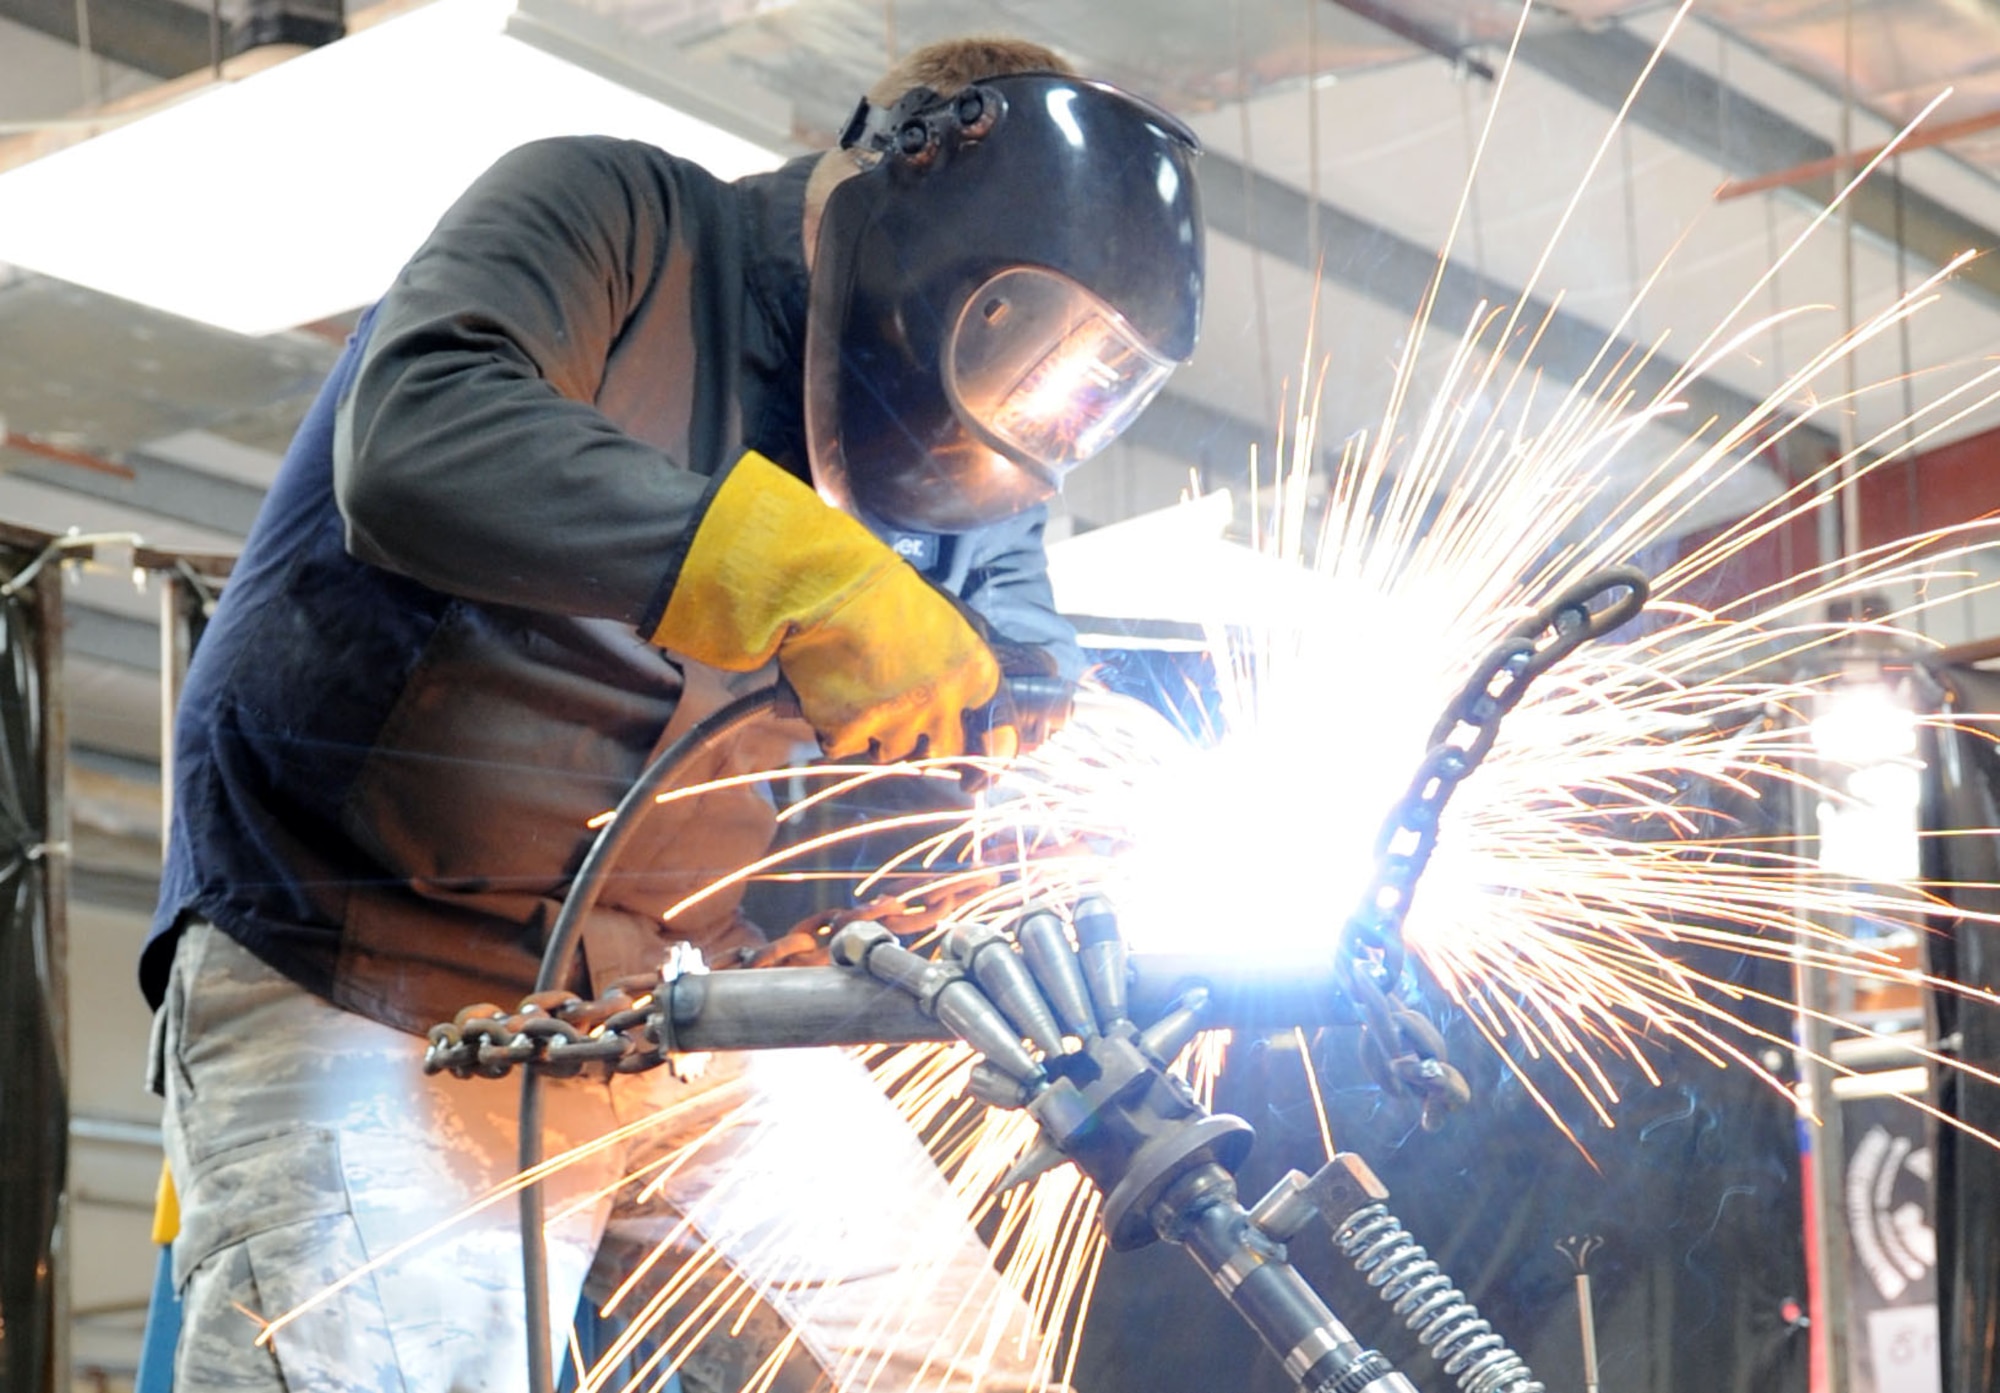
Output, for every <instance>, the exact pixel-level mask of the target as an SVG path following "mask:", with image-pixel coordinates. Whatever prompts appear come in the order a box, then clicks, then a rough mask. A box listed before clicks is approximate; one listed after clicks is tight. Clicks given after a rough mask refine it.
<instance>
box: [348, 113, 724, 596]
mask: <svg viewBox="0 0 2000 1393" xmlns="http://www.w3.org/2000/svg"><path fill="white" fill-rule="evenodd" d="M670 197H671V195H670V192H669V188H668V186H667V184H666V181H664V180H663V179H662V178H660V177H658V176H657V175H654V176H652V177H649V176H648V174H647V172H646V169H645V167H644V165H643V163H642V162H641V160H640V159H639V157H638V155H637V154H636V148H635V147H630V146H628V145H626V144H624V143H622V142H613V141H606V140H589V141H585V140H551V141H541V142H537V143H535V144H532V145H528V146H524V147H522V148H521V149H518V150H516V151H514V152H512V153H511V154H509V155H507V156H505V157H503V158H502V159H501V160H500V161H499V162H498V163H497V164H496V165H495V166H494V167H493V168H492V169H491V170H489V171H488V172H487V173H486V174H485V175H483V176H482V177H481V178H480V179H479V181H478V182H477V183H476V184H474V185H473V187H472V188H471V189H470V190H468V191H467V193H466V194H465V195H464V196H463V197H462V198H461V199H460V200H459V201H458V203H457V204H456V205H454V207H453V208H452V209H451V211H450V212H448V213H447V214H446V215H445V217H444V219H443V221H442V222H441V223H440V224H439V225H438V227H437V230H436V231H435V232H434V233H433V234H432V236H431V237H430V239H429V241H427V242H426V243H425V244H424V246H423V248H422V249H421V250H420V251H418V253H417V254H416V256H415V257H414V258H413V259H412V260H411V262H410V263H409V265H408V266H407V267H406V268H405V269H404V271H403V272H402V274H401V275H400V276H399V277H398V278H397V281H396V283H395V285H394V286H393V287H392V288H391V289H390V290H389V292H388V294H387V295H386V296H385V297H384V299H383V300H382V301H381V303H380V304H379V305H378V306H377V308H376V310H375V313H374V319H373V325H372V329H371V331H370V332H369V335H368V341H367V344H366V347H365V350H364V354H363V358H362V361H361V365H360V369H359V373H358V375H357V377H356V379H355V383H354V386H353V389H352V390H351V391H350V392H349V394H348V396H347V398H346V400H345V401H344V402H343V403H342V404H341V408H340V413H339V417H338V422H337V426H336V433H335V441H334V480H335V492H336V497H337V499H338V502H339V506H340V508H341V511H342V513H343V515H344V516H345V519H346V524H347V529H348V547H349V550H350V551H352V552H353V553H354V554H355V555H356V556H358V557H360V558H361V559H363V560H365V561H369V562H371V563H373V564H376V565H379V566H382V567H384V568H386V569H388V570H392V571H396V572H399V573H401V574H404V575H407V576H410V577H413V578H414V579H416V580H419V581H421V582H423V583H424V584H426V585H428V586H431V587H432V588H434V589H438V590H442V591H446V592H448V593H452V594H457V595H463V596H466V597H469V598H472V599H475V600H480V601H485V602H489V603H497V604H504V605H514V606H522V607H527V608H532V609H540V610H549V611H555V612H560V613H566V614H574V615H586V616H596V617H603V618H616V619H622V620H625V621H627V622H630V623H634V624H637V623H640V622H642V621H643V619H644V618H645V617H646V611H647V609H648V606H649V603H650V602H651V601H653V600H654V598H655V596H656V594H657V592H658V591H659V590H660V588H661V585H662V582H663V579H664V577H665V576H666V575H667V573H668V571H669V569H670V567H671V558H673V557H676V556H678V555H680V554H681V552H682V551H683V550H684V548H685V544H686V537H687V535H688V534H689V533H690V532H691V530H692V528H693V526H694V525H695V523H696V522H697V521H698V520H699V517H700V514H701V511H702V501H703V498H704V494H705V490H706V488H707V486H708V484H709V483H710V480H708V479H706V478H703V477H701V476H699V475H697V474H693V473H690V472H688V470H687V469H686V468H684V467H683V465H684V463H685V462H683V461H677V460H673V459H670V458H668V457H667V455H666V454H665V453H663V452H662V451H660V450H658V449H655V448H653V447H652V446H650V445H647V444H645V443H643V442H641V441H639V440H637V439H635V438H633V437H632V436H630V435H628V434H626V433H625V432H624V431H622V430H620V429H619V428H618V427H617V426H615V425H613V424H612V422H611V421H610V420H609V419H608V418H607V417H606V416H605V415H604V414H603V413H601V412H600V411H599V410H597V408H596V407H595V406H593V405H592V402H593V400H594V399H595V396H596V393H597V389H598V387H599V384H600V381H601V378H602V375H603V372H604V365H605V363H606V361H607V358H608V356H609V355H610V353H611V352H612V349H613V346H614V343H615V341H616V339H617V336H618V334H619V332H620V329H621V327H622V326H623V325H624V324H625V322H626V320H627V318H628V316H629V315H630V313H631V310H632V307H633V305H634V303H635V302H636V300H637V299H638V298H639V297H641V296H643V295H645V294H647V293H648V291H649V290H650V289H651V287H652V286H653V285H654V283H655V282H656V281H657V280H658V278H659V277H660V275H661V274H662V272H663V270H664V268H665V265H666V261H667V258H668V256H669V253H670V244H671V241H672V238H673V235H674V232H675V223H674V218H675V215H676V212H677V210H676V209H674V208H672V207H669V206H668V204H669V201H670ZM675 368H679V369H682V370H691V369H689V368H688V365H686V364H678V365H667V367H666V369H665V370H674V369H675Z"/></svg>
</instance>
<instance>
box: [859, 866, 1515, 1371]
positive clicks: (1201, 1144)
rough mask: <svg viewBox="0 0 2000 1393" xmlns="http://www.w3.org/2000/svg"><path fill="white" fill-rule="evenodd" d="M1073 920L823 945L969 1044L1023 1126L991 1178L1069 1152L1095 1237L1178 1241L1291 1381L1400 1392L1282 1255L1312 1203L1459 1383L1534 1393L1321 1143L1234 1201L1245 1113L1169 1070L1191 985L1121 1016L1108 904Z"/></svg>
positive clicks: (1375, 1188)
mask: <svg viewBox="0 0 2000 1393" xmlns="http://www.w3.org/2000/svg"><path fill="white" fill-rule="evenodd" d="M1073 922H1074V927H1075V935H1076V938H1075V943H1074V944H1072V943H1071V941H1070V938H1069V931H1068V929H1067V928H1066V927H1065V925H1064V924H1063V922H1062V920H1061V919H1059V918H1058V917H1057V916H1055V915H1054V914H1051V913H1047V912H1036V913H1031V914H1029V915H1027V916H1026V917H1025V918H1023V919H1022V920H1021V921H1020V922H1019V923H1018V924H1017V925H1016V926H1015V929H1014V932H1013V934H1012V935H1011V939H1010V936H1008V935H1006V934H1002V933H1000V932H999V931H997V930H991V929H989V930H984V931H981V932H979V933H976V934H973V933H963V934H955V935H953V936H952V938H951V939H949V940H948V941H947V950H948V954H947V957H946V958H944V959H931V958H925V957H922V956H919V955H918V954H916V953H913V952H911V951H910V950H909V949H907V948H904V947H903V946H902V945H901V944H900V943H898V942H897V941H896V939H895V937H894V935H892V934H890V933H889V932H888V931H887V930H886V929H883V928H881V927H879V926H877V925H873V924H866V923H855V924H850V925H848V926H847V927H845V928H843V929H842V930H841V931H840V932H839V933H838V934H837V935H835V937H834V939H833V942H832V944H831V948H832V952H833V957H834V960H835V961H836V962H838V963H841V964H843V965H844V966H846V967H848V968H850V969H852V970H854V971H856V972H860V973H866V974H867V975H868V976H869V977H872V978H874V979H875V980H877V981H879V982H882V983H884V984H885V985H889V986H893V987H895V988H897V989H898V990H900V991H903V992H905V993H906V994H908V995H909V997H910V998H911V999H912V1000H914V1001H915V1002H916V1003H917V1005H918V1007H919V1009H920V1010H921V1011H923V1012H924V1013H925V1014H927V1015H929V1016H931V1017H932V1018H934V1019H936V1020H938V1021H939V1022H941V1023H948V1024H950V1025H951V1027H952V1029H953V1031H954V1033H956V1034H957V1035H958V1036H959V1037H960V1038H962V1039H964V1040H965V1041H966V1042H967V1043H968V1044H971V1045H972V1046H973V1047H974V1048H975V1049H977V1050H979V1052H980V1053H981V1055H982V1056H983V1059H982V1060H981V1062H980V1063H979V1064H977V1065H975V1066H974V1068H973V1071H972V1076H971V1082H970V1091H971V1092H972V1093H973V1094H974V1095H975V1096H977V1097H978V1098H980V1099H981V1100H982V1101H984V1102H986V1103H988V1104H991V1105H993V1106H996V1107H1010V1108H1022V1109H1024V1110H1026V1111H1027V1112H1028V1113H1029V1115H1030V1116H1032V1117H1033V1118H1034V1119H1035V1121H1036V1122H1037V1123H1038V1124H1039V1125H1040V1129H1041V1136H1040V1138H1039V1140H1038V1141H1037V1142H1036V1143H1035V1145H1034V1146H1033V1147H1032V1148H1031V1149H1030V1150H1029V1151H1028V1152H1027V1154H1026V1155H1024V1156H1023V1157H1022V1158H1021V1160H1020V1161H1019V1162H1017V1163H1016V1164H1015V1166H1014V1167H1013V1169H1012V1170H1010V1171H1009V1172H1008V1174H1007V1176H1006V1177H1005V1178H1003V1180H1002V1181H1001V1186H1002V1188H1006V1187H1008V1186H1011V1185H1015V1184H1020V1183H1023V1182H1025V1181H1027V1180H1029V1179H1031V1178H1033V1177H1034V1176H1036V1175H1038V1174H1040V1173H1041V1172H1043V1171H1045V1170H1049V1169H1051V1168H1053V1167H1055V1166H1058V1165H1061V1164H1064V1163H1066V1162H1067V1163H1072V1164H1074V1165H1075V1166H1076V1167H1077V1168H1078V1169H1079V1170H1081V1171H1082V1172H1083V1173H1084V1174H1085V1175H1087V1176H1088V1177H1089V1178H1090V1179H1091V1181H1092V1182H1093V1183H1094V1184H1095V1185H1096V1186H1097V1187H1098V1188H1099V1189H1100V1190H1101V1191H1102V1192H1103V1194H1104V1196H1105V1201H1104V1209H1103V1224H1104V1228H1105V1231H1106V1233H1107V1235H1108V1236H1109V1238H1110V1240H1111V1244H1112V1246H1113V1247H1114V1248H1138V1247H1143V1246H1145V1245H1146V1244H1149V1243H1151V1242H1153V1241H1155V1240H1156V1239H1165V1240H1166V1241H1168V1242H1170V1243H1173V1244H1175V1245H1176V1246H1178V1247H1180V1248H1181V1249H1182V1250H1184V1251H1185V1252H1186V1253H1187V1254H1188V1255H1189V1256H1190V1257H1191V1258H1193V1259H1194V1261H1195V1263H1196V1264H1197V1265H1198V1266H1200V1267H1201V1269H1202V1270H1203V1271H1204V1272H1205V1273H1207V1274H1208V1277H1209V1279H1210V1281H1212V1282H1213V1283H1214V1284H1215V1286H1216V1289H1217V1290H1218V1291H1220V1292H1221V1293H1222V1295H1223V1297H1224V1298H1225V1299H1226V1300H1227V1301H1228V1302H1229V1304H1230V1305H1231V1306H1232V1307H1234V1308H1235V1309H1236V1311H1237V1313H1238V1314H1239V1315H1241V1316H1242V1317H1243V1319H1244V1320H1245V1321H1246V1322H1247V1323H1248V1324H1249V1325H1250V1327H1251V1329H1253V1330H1255V1331H1256V1332H1257V1335H1258V1337H1259V1338H1260V1339H1262V1340H1263V1342H1264V1344H1265V1345H1266V1347H1267V1348H1269V1349H1270V1351H1271V1352H1272V1354H1273V1355H1275V1356H1276V1357H1277V1358H1278V1359H1279V1360H1281V1361H1282V1362H1283V1364H1284V1367H1285V1371H1286V1372H1287V1373H1288V1374H1290V1375H1291V1377H1292V1378H1293V1380H1294V1381H1295V1382H1296V1383H1297V1384H1298V1386H1299V1387H1300V1388H1301V1389H1304V1390H1307V1393H1415V1390H1414V1388H1413V1386H1412V1385H1411V1384H1410V1382H1409V1381H1408V1380H1407V1379H1406V1378H1404V1376H1403V1375H1402V1374H1400V1373H1398V1372H1396V1371H1395V1370H1394V1369H1392V1368H1391V1367H1390V1365H1389V1363H1388V1361H1387V1360H1385V1359H1384V1358H1383V1357H1382V1356H1381V1355H1380V1354H1378V1353H1376V1352H1375V1351H1373V1350H1368V1349H1364V1348H1363V1347H1362V1346H1361V1344H1360V1343H1359V1341H1357V1340H1356V1339H1355V1338H1354V1336H1353V1335H1352V1334H1351V1333H1350V1332H1349V1331H1348V1329H1347V1327H1346V1326H1344V1325H1343V1324H1341V1322H1340V1320H1339V1319H1338V1318H1337V1317H1336V1316H1335V1315H1334V1313H1333V1312H1332V1310H1330V1309H1329V1308H1328V1307H1327V1305H1326V1303H1325V1302H1324V1301H1322V1300H1321V1299H1320V1297H1319V1296H1318V1294H1317V1293H1316V1292H1314V1291H1313V1289H1312V1287H1311V1286H1310V1285H1309V1284H1308V1283H1307V1282H1306V1281H1305V1279H1304V1278H1303V1277H1301V1276H1300V1275H1299V1273H1298V1271H1297V1270H1296V1269H1295V1268H1294V1267H1293V1266H1292V1265H1291V1263H1290V1261H1289V1259H1288V1256H1287V1253H1286V1249H1285V1244H1286V1243H1287V1242H1288V1241H1289V1240H1290V1239H1292V1238H1293V1237H1294V1236H1295V1235H1296V1234H1298V1233H1299V1232H1300V1231H1301V1230H1302V1229H1304V1228H1305V1226H1306V1225H1307V1224H1308V1223H1309V1222H1310V1221H1311V1219H1312V1218H1313V1217H1314V1216H1315V1215H1317V1216H1318V1217H1320V1218H1322V1219H1323V1220H1324V1221H1325V1222H1326V1223H1327V1225H1328V1226H1329V1227H1330V1228H1331V1229H1332V1230H1333V1232H1334V1235H1335V1241H1336V1242H1337V1243H1338V1244H1339V1246H1340V1247H1341V1249H1342V1250H1343V1251H1344V1252H1346V1253H1347V1254H1348V1255H1349V1256H1350V1257H1351V1258H1352V1259H1353V1260H1354V1262H1355V1264H1356V1266H1357V1267H1359V1268H1360V1269H1361V1271H1362V1272H1363V1274H1364V1275H1365V1276H1367V1278H1368V1280H1369V1281H1370V1282H1371V1283H1372V1284H1373V1285H1374V1286H1375V1288H1376V1290H1377V1291H1378V1292H1379V1293H1380V1294H1381V1296H1382V1298H1383V1300H1385V1301H1387V1302H1388V1303H1389V1304H1390V1305H1391V1306H1392V1307H1393V1308H1394V1309H1395V1311H1396V1312H1397V1314H1398V1315H1400V1316H1402V1317H1404V1318H1405V1320H1406V1321H1407V1322H1408V1323H1409V1325H1410V1327H1411V1329H1413V1330H1414V1331H1416V1333H1417V1335H1418V1338H1419V1339H1420V1340H1421V1341H1422V1342H1423V1343H1424V1345H1425V1346H1426V1347H1427V1348H1428V1349H1430V1350H1431V1351H1432V1353H1433V1354H1434V1356H1435V1357H1436V1358H1437V1360H1438V1362H1439V1363H1440V1364H1441V1365H1442V1367H1443V1368H1444V1369H1445V1371H1446V1372H1447V1373H1448V1374H1450V1375H1452V1376H1453V1377H1454V1378H1455V1379H1456V1380H1457V1381H1458V1384H1459V1386H1460V1388H1461V1389H1462V1390H1463V1393H1542V1385H1541V1384H1539V1383H1537V1382H1536V1381H1535V1380H1534V1378H1533V1376H1532V1375H1531V1374H1530V1373H1529V1372H1528V1368H1527V1365H1526V1364H1525V1363H1524V1362H1523V1361H1522V1360H1521V1358H1520V1357H1519V1356H1518V1355H1516V1354H1515V1353H1514V1352H1513V1351H1512V1350H1511V1349H1509V1348H1508V1347H1507V1344H1506V1342H1505V1341H1504V1340H1502V1339H1501V1338H1500V1337H1499V1336H1497V1335H1495V1334H1494V1333H1493V1331H1492V1328H1491V1327H1490V1326H1489V1325H1488V1324H1487V1323H1486V1322H1485V1321H1484V1320H1482V1319H1481V1318H1480V1316H1479V1313H1478V1312H1477V1311H1476V1310H1474V1309H1473V1307H1472V1305H1471V1303H1469V1302H1468V1301H1466V1299H1465V1297H1464V1294H1463V1293H1462V1292H1460V1291H1459V1290H1458V1288H1457V1287H1456V1286H1454V1285H1453V1284H1452V1283H1451V1281H1450V1280H1449V1279H1448V1278H1446V1277H1445V1276H1444V1275H1443V1273H1442V1272H1440V1271H1439V1269H1438V1267H1437V1264H1436V1263H1434V1262H1432V1261H1431V1260H1430V1258H1429V1257H1428V1256H1427V1255H1426V1254H1425V1253H1424V1250H1423V1249H1421V1248H1419V1247H1417V1246H1416V1244H1415V1243H1414V1241H1412V1240H1411V1238H1410V1235H1409V1233H1408V1232H1407V1231H1406V1230H1405V1229H1404V1228H1403V1227H1402V1225H1401V1224H1399V1223H1397V1222H1396V1220H1395V1219H1394V1218H1393V1217H1391V1216H1390V1215H1389V1213H1388V1211H1387V1209H1385V1208H1384V1207H1383V1205H1382V1201H1383V1200H1384V1199H1386V1198H1387V1195H1388V1191H1387V1190H1386V1189H1384V1188H1383V1187H1382V1186H1381V1184H1380V1182H1379V1181H1377V1180H1376V1179H1375V1177H1374V1175H1373V1173H1372V1172H1370V1171H1369V1170H1368V1168H1367V1166H1366V1165H1365V1164H1364V1163H1363V1162H1362V1161H1361V1159H1360V1158H1359V1157H1356V1156H1345V1155H1344V1156H1340V1157H1337V1158H1335V1160H1334V1161H1333V1162H1332V1163H1330V1164H1329V1165H1328V1166H1327V1167H1326V1168H1325V1169H1324V1170H1322V1171H1321V1172H1320V1173H1319V1174H1318V1175H1316V1176H1314V1177H1312V1178H1310V1179H1308V1178H1307V1177H1305V1176H1303V1175H1300V1174H1299V1173H1298V1172H1296V1171H1294V1172H1291V1173H1290V1174H1288V1175H1287V1176H1286V1177H1285V1178H1284V1179H1283V1180H1281V1181H1279V1183H1278V1185H1277V1186H1276V1187H1275V1188H1273V1189H1272V1191H1271V1192H1270V1193H1269V1194H1267V1195H1265V1196H1264V1197H1263V1198H1262V1199H1261V1200H1259V1201H1258V1202H1257V1203H1256V1204H1255V1205H1254V1206H1252V1207H1251V1208H1249V1209H1246V1208H1244V1206H1243V1204H1242V1203H1241V1201H1240V1200H1239V1198H1238V1196H1237V1191H1236V1181H1235V1178H1234V1177H1235V1172H1236V1170H1237V1168H1238V1167H1239V1166H1241V1165H1242V1163H1243V1161H1244V1159H1245V1157H1246V1156H1247V1155H1248V1154H1249V1151H1250V1146H1251V1142H1252V1140H1253V1134H1252V1132H1251V1129H1250V1126H1249V1124H1248V1123H1246V1122H1244V1121H1243V1120H1242V1119H1241V1118H1236V1117H1231V1116H1228V1115H1226V1114H1215V1113H1211V1112H1209V1111H1208V1110H1207V1109H1206V1108H1204V1107H1203V1106H1202V1105H1201V1104H1200V1102H1199V1101H1198V1100H1197V1099H1196V1098H1195V1096H1194V1094H1193V1092H1192V1091H1191V1090H1190V1089H1189V1088H1188V1086H1187V1085H1186V1084H1185V1083H1184V1082H1183V1081H1182V1080H1181V1079H1179V1078H1178V1077H1176V1076H1175V1075H1174V1074H1173V1073H1172V1072H1171V1066H1172V1063H1173V1061H1174V1060H1175V1059H1176V1058H1177V1057H1178V1056H1179V1055H1180V1054H1181V1052H1182V1050H1184V1049H1185V1048H1186V1047H1187V1045H1188V1044H1189V1042H1190V1041H1192V1040H1193V1038H1194V1036H1195V1035H1196V1033H1197V1032H1199V1031H1200V1030H1201V1029H1203V1028H1204V1026H1205V1024H1207V1010H1208V1005H1209V993H1208V992H1207V990H1206V989H1205V988H1202V987H1192V988H1190V989H1189V990H1187V991H1186V992H1184V993H1183V994H1182V995H1181V996H1180V997H1179V999H1178V1000H1177V1001H1176V1002H1174V1004H1173V1005H1172V1006H1171V1007H1170V1008H1169V1009H1167V1010H1166V1011H1165V1012H1164V1013H1163V1014H1160V1015H1159V1016H1157V1018H1151V1024H1149V1025H1147V1026H1145V1027H1144V1028H1141V1027H1140V1026H1139V1025H1138V1024H1136V1023H1135V1021H1134V1020H1133V1018H1132V1013H1131V1011H1130V1002H1129V993H1128V966H1127V962H1126V956H1125V951H1124V941H1123V939H1122V937H1121V936H1120V935H1119V933H1118V930H1117V921H1116V919H1115V918H1114V917H1113V916H1112V913H1111V910H1110V906H1109V905H1107V904H1106V903H1105V902H1104V901H1102V900H1101V899H1096V898H1091V899H1087V900H1085V901H1083V902H1082V903H1081V904H1079V905H1078V906H1077V907H1076V911H1075V914H1074V916H1073ZM1142 1018H1143V1017H1142Z"/></svg>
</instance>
